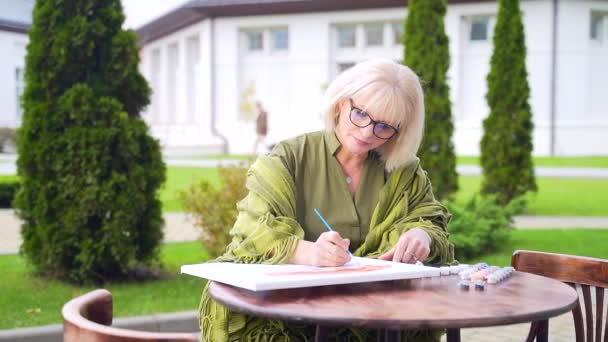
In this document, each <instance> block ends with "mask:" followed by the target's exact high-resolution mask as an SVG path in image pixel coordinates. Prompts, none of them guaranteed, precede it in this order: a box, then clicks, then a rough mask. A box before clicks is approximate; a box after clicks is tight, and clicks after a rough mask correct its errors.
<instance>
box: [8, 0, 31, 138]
mask: <svg viewBox="0 0 608 342" xmlns="http://www.w3.org/2000/svg"><path fill="white" fill-rule="evenodd" d="M33 7H34V1H33V0H22V1H4V2H3V4H2V11H0V51H1V52H2V53H0V80H2V81H1V82H0V127H9V128H16V127H19V125H20V124H21V115H22V113H23V111H22V110H21V105H20V100H19V97H20V96H21V93H22V92H23V86H24V84H23V71H24V65H25V48H26V46H27V42H28V36H27V30H28V28H29V26H30V23H31V21H32V19H31V15H32V9H33Z"/></svg>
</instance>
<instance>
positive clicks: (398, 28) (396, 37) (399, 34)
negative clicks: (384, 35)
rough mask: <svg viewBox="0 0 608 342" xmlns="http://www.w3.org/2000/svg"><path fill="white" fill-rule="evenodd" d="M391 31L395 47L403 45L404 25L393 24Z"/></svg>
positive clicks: (399, 23)
mask: <svg viewBox="0 0 608 342" xmlns="http://www.w3.org/2000/svg"><path fill="white" fill-rule="evenodd" d="M391 31H392V36H393V44H394V45H403V23H402V22H397V23H391Z"/></svg>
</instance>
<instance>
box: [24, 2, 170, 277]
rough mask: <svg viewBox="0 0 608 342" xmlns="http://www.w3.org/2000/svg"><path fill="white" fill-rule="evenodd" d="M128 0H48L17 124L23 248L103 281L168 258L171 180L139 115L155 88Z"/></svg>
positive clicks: (35, 33)
mask: <svg viewBox="0 0 608 342" xmlns="http://www.w3.org/2000/svg"><path fill="white" fill-rule="evenodd" d="M123 21H124V15H123V12H122V6H121V4H120V1H119V0H106V1H96V0H38V1H36V5H35V8H34V12H33V22H32V26H31V28H30V31H29V44H28V46H27V56H26V70H25V81H26V86H25V90H24V95H23V98H22V102H23V106H24V116H23V124H22V126H21V128H20V129H19V131H18V151H19V158H18V160H17V167H18V174H19V176H20V179H21V188H20V190H19V192H18V194H17V196H16V200H15V204H16V207H17V213H18V215H19V216H20V218H21V219H22V220H23V225H22V227H21V234H22V237H23V244H22V246H21V253H22V254H23V255H24V256H25V257H26V258H27V259H28V260H29V261H30V262H31V263H32V264H33V265H34V266H35V267H36V269H37V270H39V271H40V272H41V273H44V274H46V275H50V276H54V277H57V278H61V279H67V280H69V281H73V282H78V283H86V282H102V281H105V280H108V279H116V278H120V277H124V276H125V275H128V274H129V271H130V270H132V269H133V267H139V266H145V265H151V264H152V263H155V262H156V261H157V259H158V250H159V245H160V242H161V239H162V230H161V228H162V224H163V221H162V214H161V206H160V201H159V199H158V197H157V190H158V188H159V187H160V186H161V184H162V183H163V182H164V180H165V165H164V163H163V161H162V158H161V153H160V146H159V144H158V142H157V141H156V140H155V139H153V138H152V137H150V136H149V134H148V128H147V126H146V125H145V123H144V122H143V121H142V119H141V118H140V114H139V113H140V111H141V110H142V109H143V108H144V107H145V106H146V105H147V104H148V102H149V96H150V89H149V87H148V85H147V83H146V81H145V79H144V78H143V77H142V76H141V74H140V73H139V71H138V63H139V56H138V50H137V49H138V47H137V38H136V36H135V33H134V32H133V31H131V30H129V31H124V30H122V28H121V27H122V24H123Z"/></svg>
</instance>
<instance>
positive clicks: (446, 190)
mask: <svg viewBox="0 0 608 342" xmlns="http://www.w3.org/2000/svg"><path fill="white" fill-rule="evenodd" d="M446 6H447V4H446V0H410V1H408V14H407V19H406V22H405V31H404V40H403V42H404V46H405V51H404V55H405V61H404V63H405V65H407V66H409V67H410V68H411V69H412V70H413V71H414V72H416V73H417V74H418V76H419V77H420V79H421V81H422V85H423V88H424V105H425V110H426V116H425V122H424V137H423V139H422V145H421V146H420V149H419V150H418V155H419V156H420V163H421V165H422V167H423V168H424V169H425V170H426V171H427V172H428V174H429V177H430V178H431V180H432V184H433V192H434V193H435V196H436V197H437V198H438V199H448V198H450V197H451V196H452V194H453V193H454V192H456V190H458V175H457V173H456V156H455V154H454V145H453V144H452V134H453V132H454V125H453V123H452V110H451V104H450V88H449V87H448V83H447V72H448V68H449V66H450V52H449V46H448V45H449V41H448V36H447V35H446V33H445V27H444V20H445V14H446Z"/></svg>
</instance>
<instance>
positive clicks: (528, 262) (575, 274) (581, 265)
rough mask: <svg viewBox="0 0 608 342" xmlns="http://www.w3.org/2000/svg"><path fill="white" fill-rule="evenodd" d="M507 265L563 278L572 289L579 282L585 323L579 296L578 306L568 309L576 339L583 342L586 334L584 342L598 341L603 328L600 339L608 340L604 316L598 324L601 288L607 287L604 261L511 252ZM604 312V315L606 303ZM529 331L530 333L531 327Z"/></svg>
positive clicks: (601, 314)
mask: <svg viewBox="0 0 608 342" xmlns="http://www.w3.org/2000/svg"><path fill="white" fill-rule="evenodd" d="M511 265H512V266H513V267H514V268H515V269H516V270H518V271H522V272H528V273H534V274H538V275H542V276H545V277H549V278H553V279H557V280H560V281H563V282H565V283H567V284H569V285H570V286H572V287H574V288H575V289H576V285H579V286H580V289H581V292H582V294H583V309H584V310H585V323H586V324H583V315H582V310H581V302H580V299H579V303H578V305H577V306H576V307H575V308H574V309H573V310H572V316H573V318H574V330H575V334H576V341H577V342H584V341H585V337H586V341H587V342H601V341H602V339H601V338H602V328H603V330H604V340H603V341H604V342H608V319H607V320H606V325H605V326H603V325H602V318H603V306H604V290H605V289H606V288H608V260H604V259H596V258H588V257H581V256H574V255H566V254H555V253H544V252H534V251H515V252H514V253H513V256H512V258H511ZM593 287H595V299H596V303H595V310H596V311H595V312H596V314H595V320H594V318H593V304H592V300H591V288H593ZM606 311H607V314H608V305H607V308H606ZM594 322H595V324H594ZM594 325H595V329H594ZM530 332H531V333H532V330H531V331H530ZM594 332H595V339H594ZM529 337H530V335H529Z"/></svg>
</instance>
